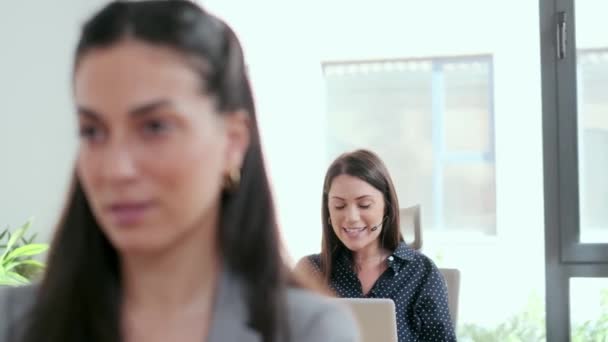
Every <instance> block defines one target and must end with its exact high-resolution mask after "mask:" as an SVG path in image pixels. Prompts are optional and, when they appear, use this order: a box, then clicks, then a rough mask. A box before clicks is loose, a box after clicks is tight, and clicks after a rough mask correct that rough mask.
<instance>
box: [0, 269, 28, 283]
mask: <svg viewBox="0 0 608 342" xmlns="http://www.w3.org/2000/svg"><path fill="white" fill-rule="evenodd" d="M29 283H30V281H29V280H28V279H27V278H25V277H23V276H21V275H19V274H18V273H16V272H11V271H9V272H0V285H9V286H19V285H27V284H29Z"/></svg>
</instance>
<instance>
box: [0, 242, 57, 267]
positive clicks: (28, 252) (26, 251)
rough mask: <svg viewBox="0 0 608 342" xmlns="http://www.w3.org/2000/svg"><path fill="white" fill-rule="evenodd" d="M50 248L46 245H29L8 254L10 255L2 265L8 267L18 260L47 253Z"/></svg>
mask: <svg viewBox="0 0 608 342" xmlns="http://www.w3.org/2000/svg"><path fill="white" fill-rule="evenodd" d="M48 248H49V246H48V245H46V244H43V243H32V244H29V245H25V246H21V247H18V248H15V249H14V250H12V251H11V252H10V253H8V255H7V256H6V257H5V258H4V260H3V261H2V263H3V264H4V265H6V264H8V263H9V262H11V261H13V260H14V259H16V258H21V257H26V256H33V255H38V254H40V253H43V252H45V251H46V250H47V249H48Z"/></svg>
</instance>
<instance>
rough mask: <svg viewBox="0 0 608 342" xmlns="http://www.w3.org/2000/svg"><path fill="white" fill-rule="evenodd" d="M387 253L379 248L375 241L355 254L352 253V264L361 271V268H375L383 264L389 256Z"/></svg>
mask: <svg viewBox="0 0 608 342" xmlns="http://www.w3.org/2000/svg"><path fill="white" fill-rule="evenodd" d="M389 254H390V253H389V251H388V250H386V249H384V248H381V247H380V244H379V243H378V242H377V241H376V242H375V243H371V244H369V245H368V246H365V247H364V248H362V249H361V250H358V251H357V252H353V262H354V264H355V268H356V269H358V270H361V269H362V268H368V267H376V266H378V265H380V264H382V263H383V262H384V259H386V257H387V256H388V255H389Z"/></svg>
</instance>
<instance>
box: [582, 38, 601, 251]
mask: <svg viewBox="0 0 608 342" xmlns="http://www.w3.org/2000/svg"><path fill="white" fill-rule="evenodd" d="M577 69H578V73H577V74H578V80H577V82H578V101H577V102H578V107H579V108H578V120H579V160H580V161H579V168H580V171H579V177H580V185H579V187H580V205H581V214H580V216H581V241H582V242H608V210H606V208H608V177H606V170H608V115H606V112H607V111H608V99H607V98H606V80H608V49H607V48H594V49H580V50H578V51H577Z"/></svg>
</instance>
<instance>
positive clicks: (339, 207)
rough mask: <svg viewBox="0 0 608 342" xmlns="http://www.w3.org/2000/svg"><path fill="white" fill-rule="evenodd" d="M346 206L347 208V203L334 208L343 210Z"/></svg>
mask: <svg viewBox="0 0 608 342" xmlns="http://www.w3.org/2000/svg"><path fill="white" fill-rule="evenodd" d="M344 208H346V206H345V205H336V206H334V209H337V210H342V209H344Z"/></svg>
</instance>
